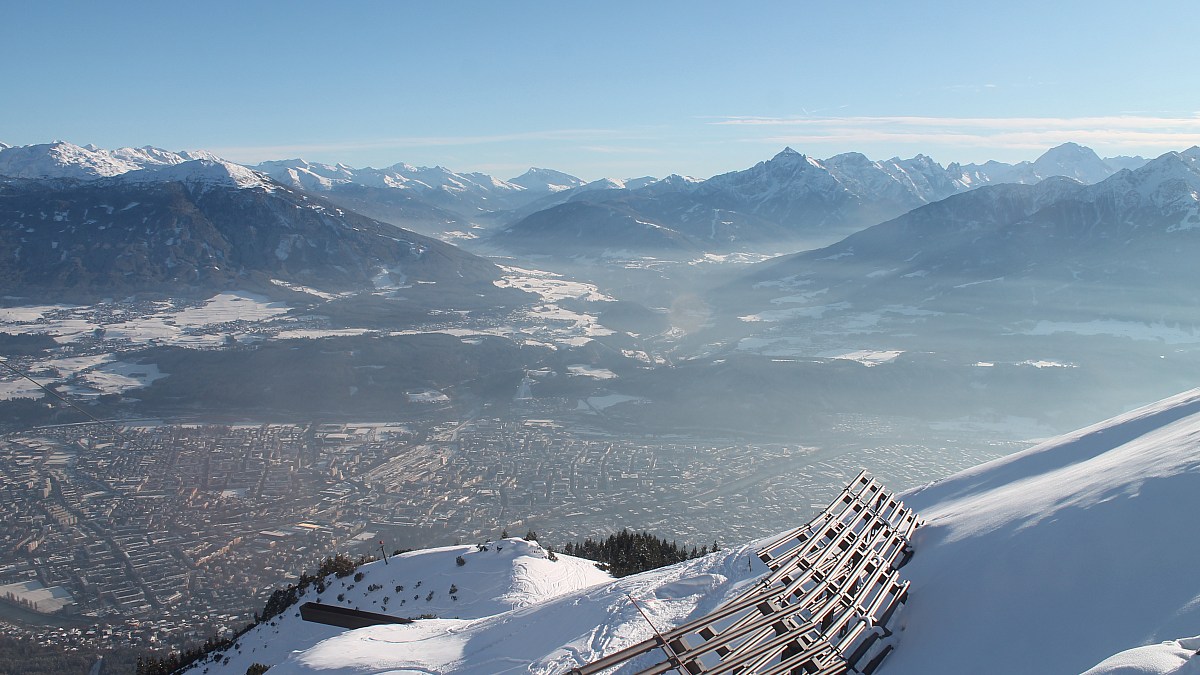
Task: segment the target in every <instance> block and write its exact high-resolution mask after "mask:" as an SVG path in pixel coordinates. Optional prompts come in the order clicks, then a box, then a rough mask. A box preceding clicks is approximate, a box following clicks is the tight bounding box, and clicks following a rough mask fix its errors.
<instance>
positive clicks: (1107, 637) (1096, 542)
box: [193, 389, 1200, 675]
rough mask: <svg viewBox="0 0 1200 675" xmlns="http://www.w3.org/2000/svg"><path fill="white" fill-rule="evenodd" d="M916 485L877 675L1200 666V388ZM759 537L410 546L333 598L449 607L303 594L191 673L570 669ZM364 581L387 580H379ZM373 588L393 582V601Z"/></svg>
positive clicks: (676, 614) (728, 574) (652, 616)
mask: <svg viewBox="0 0 1200 675" xmlns="http://www.w3.org/2000/svg"><path fill="white" fill-rule="evenodd" d="M906 501H907V502H908V504H909V505H910V506H913V507H915V508H916V509H917V511H918V512H919V513H920V514H921V515H922V517H923V518H925V520H926V524H925V525H924V526H923V527H922V528H921V529H919V530H918V531H917V534H916V537H915V540H914V543H915V545H916V555H915V556H914V557H913V559H912V561H911V562H910V563H909V564H908V565H907V566H906V567H904V568H903V570H902V574H903V576H904V577H906V578H908V579H910V580H911V581H912V587H911V589H910V592H909V601H908V604H907V607H906V608H905V609H904V612H903V614H902V615H901V621H900V625H901V628H900V631H899V634H898V635H899V643H898V646H897V648H896V650H895V651H894V652H893V653H892V654H891V656H889V657H888V659H887V660H885V661H884V662H883V666H882V667H881V668H880V670H879V671H878V672H879V673H880V674H881V675H908V674H920V675H930V674H934V673H972V674H973V675H986V674H988V673H996V674H1000V673H1004V674H1011V673H1022V674H1023V675H1037V674H1043V673H1044V674H1046V675H1062V674H1070V673H1081V672H1084V671H1088V673H1089V675H1118V674H1120V675H1149V674H1151V673H1175V674H1178V675H1183V674H1186V673H1197V672H1200V656H1197V655H1196V650H1197V649H1200V640H1198V639H1197V638H1185V637H1182V636H1188V635H1196V634H1197V633H1200V575H1197V574H1196V570H1197V566H1196V565H1197V561H1198V560H1200V540H1198V539H1197V538H1196V536H1195V522H1196V514H1197V513H1200V389H1197V390H1192V391H1189V392H1186V393H1184V394H1180V395H1178V396H1175V397H1173V398H1170V399H1167V400H1164V401H1161V402H1159V403H1156V404H1154V405H1151V406H1148V407H1145V408H1142V409H1140V410H1137V411H1134V412H1131V413H1128V414H1125V415H1122V416H1120V417H1117V418H1114V419H1112V420H1109V421H1106V422H1102V423H1100V424H1097V425H1094V426H1092V427H1088V428H1086V429H1083V430H1080V431H1078V432H1075V433H1072V434H1068V435H1066V436H1063V437H1061V438H1058V439H1055V440H1052V441H1049V442H1046V443H1043V444H1041V445H1038V446H1036V447H1034V448H1031V449H1029V450H1027V451H1025V452H1022V453H1018V454H1016V455H1012V456H1010V457H1006V458H1004V459H1001V460H997V461H995V462H991V463H989V464H985V465H982V466H980V467H977V468H974V469H971V470H968V471H965V472H962V473H960V474H958V475H956V476H953V477H951V478H948V479H946V480H943V481H940V482H938V483H935V484H931V485H928V486H925V487H924V488H922V489H919V490H916V491H914V492H912V493H910V494H908V495H906ZM760 543H761V542H752V543H749V544H747V545H744V546H741V547H735V548H730V549H726V550H723V551H720V552H718V553H714V554H711V555H709V556H706V557H704V558H700V559H696V560H691V561H687V562H685V563H681V564H679V565H675V566H672V567H668V568H664V569H661V570H655V571H652V572H647V573H644V574H640V575H636V576H632V577H626V578H624V579H620V580H609V579H606V578H604V577H603V576H602V575H599V573H597V572H596V571H595V570H594V569H592V568H591V566H590V565H589V564H588V563H587V562H586V561H579V560H574V559H570V558H567V557H565V556H560V559H559V561H558V562H550V561H549V560H547V559H546V558H545V557H544V556H545V554H544V552H543V551H542V550H541V549H540V547H538V546H536V545H535V544H530V543H526V542H523V541H519V540H505V541H502V542H498V543H497V544H496V545H495V548H501V547H502V548H503V550H502V551H497V550H495V549H493V550H490V551H478V550H476V549H475V548H474V547H450V548H444V549H436V550H432V551H425V552H419V553H412V554H408V555H406V556H404V557H403V558H393V560H392V563H391V565H390V566H387V567H385V566H384V565H383V564H382V563H380V562H377V563H373V564H371V565H368V566H366V567H364V568H362V569H363V571H364V572H365V574H366V576H365V577H364V578H363V579H362V581H360V582H358V583H357V584H355V588H354V589H352V590H343V588H344V587H346V586H348V584H349V583H351V580H352V578H347V579H343V580H340V581H338V582H335V583H334V584H333V585H332V586H331V587H330V588H329V589H328V590H327V591H326V592H325V595H324V596H322V599H323V600H324V601H326V602H331V603H332V602H333V600H332V599H331V598H332V597H334V596H336V595H337V594H338V593H345V594H346V601H345V602H344V603H341V604H346V605H349V606H358V607H360V608H362V609H367V610H373V611H386V612H389V613H392V614H396V615H401V616H408V615H419V614H420V613H425V612H430V613H435V614H438V616H439V617H443V618H440V619H437V620H425V621H418V622H416V623H414V624H408V625H392V626H374V627H370V628H364V629H360V630H354V631H343V630H339V629H336V628H330V627H323V626H315V625H312V624H305V623H303V622H301V621H300V620H299V618H298V617H296V616H295V612H294V610H293V611H290V612H288V613H287V614H285V615H284V616H283V617H281V618H280V619H278V620H277V621H276V622H274V623H273V624H266V625H263V626H260V627H259V628H257V629H256V630H255V631H252V632H251V633H249V634H247V635H246V636H244V637H243V638H242V639H241V640H240V641H239V647H240V652H238V651H234V652H233V653H231V654H230V655H229V656H230V661H229V663H228V664H223V663H222V664H214V663H208V664H203V665H201V666H198V667H197V668H196V669H194V670H193V672H200V671H201V670H202V669H203V668H205V667H207V668H209V671H208V672H210V673H237V674H238V675H240V674H241V673H243V672H245V669H246V667H247V666H248V665H249V664H251V663H253V662H255V661H257V662H261V663H265V664H276V663H278V665H274V666H273V667H272V669H271V672H272V673H273V674H276V675H285V674H292V675H294V674H298V673H306V674H315V673H338V674H342V675H348V674H350V673H354V674H360V673H362V674H365V673H379V674H382V673H389V674H398V673H470V674H473V675H493V674H496V673H546V674H549V673H562V672H565V671H567V670H569V669H570V668H572V667H574V666H576V665H578V664H583V663H587V662H590V661H593V660H595V659H596V658H598V657H600V656H603V655H606V654H610V653H612V652H614V651H617V650H619V649H621V648H623V647H626V646H629V645H630V644H633V643H635V642H637V641H640V640H643V639H645V638H647V637H649V636H650V635H651V627H650V625H649V624H648V623H647V621H646V619H644V618H642V617H641V616H640V615H639V614H638V611H637V608H636V607H634V606H633V605H632V604H631V602H630V600H629V596H632V597H633V598H634V599H636V600H637V602H638V604H639V605H640V606H641V607H642V609H644V610H645V612H646V614H647V616H648V618H649V620H650V621H651V622H653V624H654V626H656V627H657V628H658V629H660V630H664V629H667V628H670V627H673V626H676V625H679V624H681V623H683V622H684V621H685V620H687V619H689V618H692V617H697V616H701V615H703V614H706V613H708V612H710V611H711V610H713V609H714V608H716V607H718V606H719V605H721V604H722V603H723V602H724V601H726V600H728V599H729V598H731V597H733V596H735V595H737V594H738V593H739V592H740V591H742V590H744V589H745V588H746V586H747V584H748V583H751V582H753V581H754V580H755V579H757V578H758V577H759V576H760V575H762V574H763V572H764V571H765V566H763V565H762V564H761V563H759V562H758V560H757V558H755V557H754V556H753V551H754V550H755V547H756V546H757V545H758V544H760ZM460 554H462V555H463V557H464V560H465V563H466V564H464V565H462V566H458V565H456V564H455V562H454V557H455V556H457V555H460ZM417 580H420V581H422V585H421V587H420V588H414V585H415V583H416V581H417ZM400 583H404V584H406V587H405V591H404V593H396V592H395V589H394V585H395V584H400ZM368 584H381V585H382V586H383V588H382V590H378V591H376V592H375V593H374V594H372V593H369V592H365V591H364V590H363V589H364V587H365V585H368ZM450 584H456V585H457V587H458V590H459V594H458V595H459V600H458V601H457V602H455V601H452V600H449V598H448V597H447V590H448V588H449V585H450ZM431 590H432V591H434V597H433V598H432V599H431V600H429V601H426V600H425V599H424V598H425V597H426V594H427V593H428V591H431ZM381 595H389V596H391V600H390V602H389V604H388V605H387V606H386V607H384V606H383V605H382V602H381V600H380V596H381ZM312 596H313V593H312V592H310V595H309V596H308V597H305V598H304V600H306V601H307V600H312V599H313V597H312ZM414 596H416V598H415V599H414ZM397 598H404V599H405V604H404V606H403V607H398V606H397V604H396V602H397ZM410 608H411V609H410ZM447 617H457V618H447ZM657 656H658V655H654V654H649V655H646V656H644V657H642V658H641V659H639V660H634V661H631V662H629V663H628V664H627V665H625V666H623V667H622V669H620V670H618V671H617V672H636V671H637V670H638V669H639V668H641V667H646V666H647V665H649V664H650V663H651V662H652V661H653V660H654V659H656V658H657ZM1089 669H1091V670H1089Z"/></svg>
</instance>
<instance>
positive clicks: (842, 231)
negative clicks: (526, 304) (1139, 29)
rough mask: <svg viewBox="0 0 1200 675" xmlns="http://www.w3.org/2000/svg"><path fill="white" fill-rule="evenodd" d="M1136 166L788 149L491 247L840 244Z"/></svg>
mask: <svg viewBox="0 0 1200 675" xmlns="http://www.w3.org/2000/svg"><path fill="white" fill-rule="evenodd" d="M1137 163H1138V160H1130V161H1126V160H1114V161H1113V162H1111V163H1110V162H1109V161H1107V160H1102V159H1100V157H1098V156H1097V155H1096V153H1095V152H1093V151H1092V150H1090V149H1088V148H1084V147H1082V146H1079V145H1076V144H1073V143H1068V144H1065V145H1061V146H1059V147H1056V148H1053V149H1051V150H1050V151H1048V152H1047V153H1046V154H1044V155H1043V156H1042V157H1040V158H1038V159H1037V160H1036V161H1034V162H1022V163H1020V164H1016V165H1010V164H1003V163H1000V162H988V163H987V164H983V165H965V166H963V165H958V164H951V165H950V166H948V167H943V166H941V165H940V164H938V163H936V162H934V161H933V160H932V159H930V158H928V157H926V156H924V155H917V156H916V157H913V158H911V159H906V160H902V159H899V158H892V159H890V160H886V161H872V160H870V159H868V158H867V157H865V156H863V155H861V154H859V153H846V154H841V155H837V156H834V157H830V158H829V159H825V160H817V159H814V158H811V157H807V156H805V155H802V154H800V153H798V152H796V151H794V150H792V149H791V148H786V149H784V151H783V152H780V153H779V154H777V155H776V156H775V157H774V158H772V159H771V160H769V161H765V162H760V163H758V164H756V165H755V166H753V167H751V168H749V169H746V170H744V171H734V172H731V173H726V174H722V175H719V176H714V177H712V178H710V179H708V180H705V181H695V180H688V179H683V178H680V177H677V176H675V177H669V178H667V179H664V180H662V181H658V182H655V183H651V184H649V185H646V186H643V187H640V188H633V189H630V188H625V189H615V190H607V191H595V190H593V191H582V189H577V190H578V191H575V192H573V193H572V194H570V195H569V196H567V199H568V203H563V204H559V205H557V206H551V207H549V208H547V209H545V210H543V211H540V212H537V213H532V214H529V215H527V216H526V217H524V218H523V219H521V220H519V221H517V222H515V223H513V224H511V225H509V226H508V227H507V228H505V229H503V230H502V231H501V232H500V233H499V234H497V235H496V236H495V237H494V241H495V242H497V243H498V244H500V245H502V246H505V247H508V248H511V249H514V250H517V251H521V252H530V253H541V254H556V253H557V254H576V253H579V252H581V250H582V251H584V252H597V251H604V250H609V251H613V250H617V251H619V250H623V249H624V250H629V249H632V250H639V251H658V252H675V251H690V252H696V251H711V250H736V249H743V248H754V247H761V246H764V245H766V246H768V247H769V246H771V245H778V244H780V243H791V242H793V241H795V240H802V239H806V238H809V237H812V236H814V235H815V236H825V237H827V238H833V237H836V236H845V235H847V234H850V233H852V232H855V231H857V230H860V229H862V228H864V227H868V226H870V225H872V224H874V223H877V222H880V221H882V220H886V219H888V218H893V217H895V216H898V215H900V214H902V213H905V212H907V211H909V210H911V209H914V208H917V207H919V206H923V205H925V204H929V203H933V202H936V201H938V200H941V199H944V198H946V197H949V196H951V195H954V194H958V193H961V192H965V191H967V190H971V189H973V188H975V187H978V186H981V185H988V184H994V183H1026V184H1032V183H1037V182H1038V181H1041V180H1043V179H1045V178H1049V177H1053V176H1067V177H1070V178H1073V179H1075V180H1078V181H1080V182H1083V183H1092V182H1096V181H1099V180H1103V179H1104V178H1107V177H1109V176H1111V175H1113V174H1115V173H1116V172H1117V171H1118V170H1120V169H1121V168H1122V167H1124V166H1129V165H1132V164H1137ZM558 197H559V201H562V197H561V196H558ZM580 204H586V205H587V206H586V207H583V206H580Z"/></svg>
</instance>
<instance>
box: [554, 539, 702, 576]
mask: <svg viewBox="0 0 1200 675" xmlns="http://www.w3.org/2000/svg"><path fill="white" fill-rule="evenodd" d="M712 550H713V551H717V550H720V549H718V548H717V542H715V541H714V542H713V545H712ZM562 553H565V554H567V555H573V556H575V557H577V558H587V559H588V560H595V561H597V562H598V563H600V564H601V565H602V566H601V567H600V569H603V570H606V571H608V572H611V573H612V575H613V576H614V577H624V576H629V575H630V574H637V573H638V572H645V571H646V570H653V569H658V568H659V567H666V566H667V565H674V564H675V563H677V562H683V561H684V560H690V559H692V558H698V557H700V556H702V555H707V554H708V553H709V548H708V547H707V546H704V547H702V548H700V549H698V550H697V549H696V547H695V546H693V547H692V548H691V549H688V548H687V547H686V546H679V545H678V544H676V543H675V542H673V541H670V542H668V541H667V540H666V539H660V538H658V537H656V536H654V535H652V534H650V533H649V532H644V531H643V532H640V533H639V532H630V531H629V530H628V529H623V530H621V531H620V532H618V533H616V534H612V535H609V536H608V538H607V539H603V540H600V541H596V540H594V539H592V538H590V537H589V538H587V539H585V540H584V541H583V543H582V544H567V545H566V546H564V547H563V549H562Z"/></svg>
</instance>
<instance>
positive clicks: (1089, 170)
mask: <svg viewBox="0 0 1200 675" xmlns="http://www.w3.org/2000/svg"><path fill="white" fill-rule="evenodd" d="M1031 168H1032V169H1033V173H1034V174H1035V175H1037V176H1039V177H1041V178H1047V177H1049V176H1067V177H1068V178H1074V179H1076V180H1078V181H1080V182H1083V183H1097V182H1099V181H1102V180H1104V179H1105V178H1108V177H1109V176H1111V175H1112V174H1113V173H1115V172H1114V171H1113V169H1112V167H1110V166H1109V165H1108V164H1105V162H1104V160H1102V159H1100V156H1099V155H1097V154H1096V152H1095V151H1094V150H1092V149H1091V148H1086V147H1084V146H1082V145H1079V144H1078V143H1063V144H1062V145H1059V146H1056V147H1053V148H1050V149H1049V150H1047V151H1046V152H1045V153H1043V154H1042V156H1041V157H1038V158H1037V159H1036V160H1034V162H1033V164H1032V165H1031Z"/></svg>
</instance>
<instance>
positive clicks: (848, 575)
mask: <svg viewBox="0 0 1200 675" xmlns="http://www.w3.org/2000/svg"><path fill="white" fill-rule="evenodd" d="M918 524H919V523H918V519H917V516H916V514H914V513H913V512H912V510H911V509H908V508H906V507H905V506H904V504H903V503H901V502H900V501H898V500H897V499H896V498H895V497H894V496H892V495H891V494H889V493H888V492H886V491H885V490H884V489H883V486H882V485H881V484H879V483H878V482H877V481H875V480H874V479H872V478H870V477H869V476H868V475H867V474H866V472H865V471H864V472H863V473H860V474H859V475H858V477H857V478H855V479H854V480H853V481H852V482H851V483H850V484H849V485H848V486H847V487H846V489H844V490H843V491H842V493H841V494H840V495H839V496H838V497H837V499H835V500H834V501H833V503H831V504H830V505H829V507H828V508H826V509H825V510H824V511H822V512H821V513H820V514H818V515H817V516H816V517H815V518H813V519H812V520H811V521H810V522H809V523H808V524H807V525H804V526H803V527H799V528H797V529H795V530H793V531H792V532H789V533H788V534H786V535H785V536H783V537H780V538H779V539H777V540H775V541H774V542H772V543H771V544H769V545H768V546H765V547H763V548H762V549H760V550H759V551H758V557H759V558H760V559H761V560H762V561H763V562H764V563H766V565H767V566H768V568H769V569H770V570H771V572H770V574H768V575H767V576H766V577H764V578H763V579H762V580H761V581H760V582H759V583H757V584H755V585H754V586H753V587H752V588H750V589H749V590H747V591H746V592H745V593H743V594H742V595H740V596H738V597H736V598H734V599H733V600H731V601H730V602H728V603H726V604H725V605H723V606H722V607H720V608H718V609H717V610H715V611H714V612H712V613H710V614H708V615H706V616H702V617H699V618H697V619H694V620H692V621H690V622H688V623H687V624H684V625H682V626H679V627H678V628H675V629H672V630H670V631H667V632H665V633H662V634H661V635H655V636H654V637H653V638H650V639H648V640H645V641H643V642H640V643H638V644H636V645H633V646H631V647H628V648H626V649H623V650H621V651H619V652H616V653H614V654H611V655H609V656H606V657H604V658H602V659H600V660H598V661H594V662H592V663H589V664H587V665H586V666H582V667H580V668H576V669H574V670H572V671H571V674H572V675H592V674H593V673H599V672H601V671H604V670H606V669H608V668H612V667H614V666H617V665H620V664H623V663H626V662H628V661H630V660H632V659H634V658H636V657H639V656H641V655H643V654H647V653H650V652H653V651H655V650H658V649H661V650H662V652H663V654H664V655H665V657H666V658H665V659H664V660H661V661H659V662H657V663H655V664H654V665H652V666H650V667H647V668H643V669H642V670H639V671H637V672H638V674H639V675H655V674H657V673H666V672H670V671H677V672H679V673H681V674H683V675H700V674H702V673H703V674H705V675H717V674H719V673H743V674H748V673H755V674H769V675H783V674H785V673H787V674H792V673H805V674H821V675H834V674H836V673H863V674H867V673H871V672H873V671H874V670H875V668H876V667H878V665H879V662H880V661H881V660H882V659H883V657H884V656H886V655H887V653H888V652H889V651H890V650H891V649H892V641H891V640H890V639H889V638H890V637H891V635H892V632H891V630H890V628H889V625H890V623H891V622H892V620H893V619H894V617H895V616H896V612H897V611H898V610H899V609H900V608H901V607H902V606H903V604H904V601H905V600H906V598H907V597H908V582H907V581H904V580H902V579H900V575H899V568H900V567H902V566H903V565H904V563H906V562H907V561H908V558H909V556H910V555H911V554H912V548H911V546H910V544H909V539H910V537H911V535H912V533H913V531H914V530H915V529H916V528H917V525H918Z"/></svg>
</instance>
